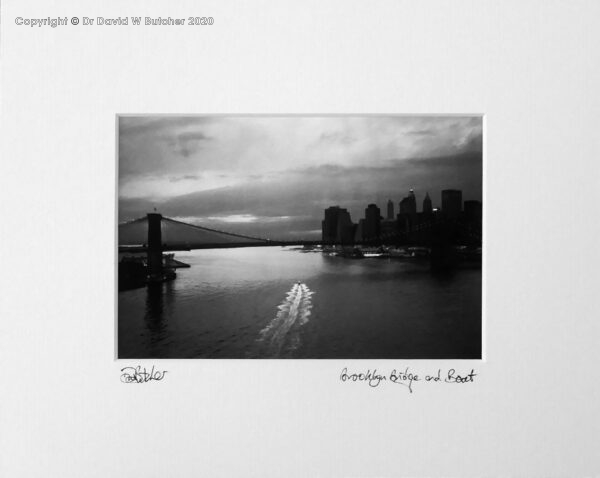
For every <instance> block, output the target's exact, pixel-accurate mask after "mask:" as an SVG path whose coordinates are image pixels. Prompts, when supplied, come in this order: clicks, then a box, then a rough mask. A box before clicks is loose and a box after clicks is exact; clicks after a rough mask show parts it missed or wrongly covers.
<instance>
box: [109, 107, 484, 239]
mask: <svg viewBox="0 0 600 478" xmlns="http://www.w3.org/2000/svg"><path fill="white" fill-rule="evenodd" d="M481 135H482V120H481V117H473V116H467V117H458V116H446V117H444V116H441V117H437V116H436V117H433V116H420V117H419V116H415V117H406V116H364V117H358V116H355V117H294V116H292V117H122V118H120V119H119V221H125V220H128V219H133V218H135V217H139V216H142V215H144V214H145V213H147V212H149V211H152V210H153V208H155V207H156V208H157V209H158V211H159V212H161V213H163V214H165V215H167V216H169V217H174V218H178V219H181V220H185V221H187V222H191V223H195V224H199V225H203V226H207V227H211V226H212V227H216V228H220V229H222V230H231V231H236V232H239V233H243V234H249V235H257V236H263V237H274V236H277V237H280V238H282V239H285V238H293V237H307V238H311V237H318V236H320V233H321V231H320V225H321V220H322V211H323V209H324V208H325V207H327V206H329V205H334V204H344V207H346V208H347V209H348V211H349V212H350V214H351V215H352V217H355V218H356V217H359V215H360V214H361V211H363V210H364V207H365V205H367V204H372V203H374V204H377V205H378V206H379V207H380V208H381V210H382V211H384V213H383V215H384V216H385V207H386V204H387V201H388V200H389V199H392V200H393V203H394V209H395V210H396V212H397V211H398V209H399V202H400V200H401V199H402V198H403V197H404V196H405V195H406V194H407V192H408V190H409V189H414V191H415V194H416V196H417V201H418V203H419V206H420V205H421V204H422V201H423V199H424V198H425V194H426V193H429V197H430V198H431V199H432V203H433V207H437V208H439V207H441V191H442V189H460V190H462V191H463V198H464V199H465V200H468V199H473V200H479V201H481V199H482V153H481V150H482V141H481Z"/></svg>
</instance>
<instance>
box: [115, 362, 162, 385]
mask: <svg viewBox="0 0 600 478" xmlns="http://www.w3.org/2000/svg"><path fill="white" fill-rule="evenodd" d="M121 372H123V373H122V374H121V382H123V383H146V382H150V381H152V380H157V381H158V380H162V379H163V378H165V374H166V373H167V370H164V371H160V370H156V371H155V370H154V365H153V366H152V369H151V370H150V371H149V372H148V371H147V370H146V367H144V368H142V366H141V365H138V366H137V367H125V368H122V369H121Z"/></svg>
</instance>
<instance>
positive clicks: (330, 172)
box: [117, 115, 484, 359]
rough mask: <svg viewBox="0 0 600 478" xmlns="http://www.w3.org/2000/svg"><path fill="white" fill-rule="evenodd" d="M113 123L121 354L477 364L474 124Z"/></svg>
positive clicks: (209, 119) (210, 119)
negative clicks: (473, 361)
mask: <svg viewBox="0 0 600 478" xmlns="http://www.w3.org/2000/svg"><path fill="white" fill-rule="evenodd" d="M117 121H118V222H119V225H118V291H117V307H118V316H117V317H118V318H117V320H118V338H117V340H118V357H119V358H238V359H241V358H242V359H243V358H338V359H339V358H346V359H348V358H350V359H376V358H384V359H394V358H406V359H481V358H482V339H483V338H482V320H483V313H482V257H483V247H482V246H483V242H482V237H483V228H482V219H483V214H482V212H483V204H482V196H483V194H482V193H483V186H484V185H483V118H482V116H481V115H426V116H418V115H362V116H361V115H356V116H353V115H343V116H340V115H338V116H335V115H313V116H304V115H302V116H294V115H288V116H260V115H248V116H227V115H213V116H190V115H184V116H176V115H154V116H146V115H140V116H135V115H122V116H119V117H118V118H117Z"/></svg>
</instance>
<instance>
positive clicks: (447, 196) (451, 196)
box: [442, 189, 462, 218]
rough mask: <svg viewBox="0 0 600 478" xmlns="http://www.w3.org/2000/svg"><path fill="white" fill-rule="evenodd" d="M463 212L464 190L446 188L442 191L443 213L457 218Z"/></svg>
mask: <svg viewBox="0 0 600 478" xmlns="http://www.w3.org/2000/svg"><path fill="white" fill-rule="evenodd" d="M461 212H462V191H461V190H459V189H444V190H443V191H442V213H443V214H444V215H445V216H446V217H449V218H457V217H459V216H460V213H461Z"/></svg>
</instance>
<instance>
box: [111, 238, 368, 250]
mask: <svg viewBox="0 0 600 478" xmlns="http://www.w3.org/2000/svg"><path fill="white" fill-rule="evenodd" d="M321 245H325V246H336V245H337V246H341V245H346V244H336V243H324V242H323V241H304V240H300V241H266V242H265V241H261V242H241V243H226V244H203V243H197V244H163V246H162V248H161V250H162V251H163V252H175V251H191V250H195V249H234V248H240V247H277V246H279V247H288V246H321ZM360 245H367V244H362V243H355V244H352V246H360ZM369 245H372V244H369ZM348 246H350V244H348ZM119 252H148V247H147V246H145V245H141V246H135V245H131V246H126V245H119Z"/></svg>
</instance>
